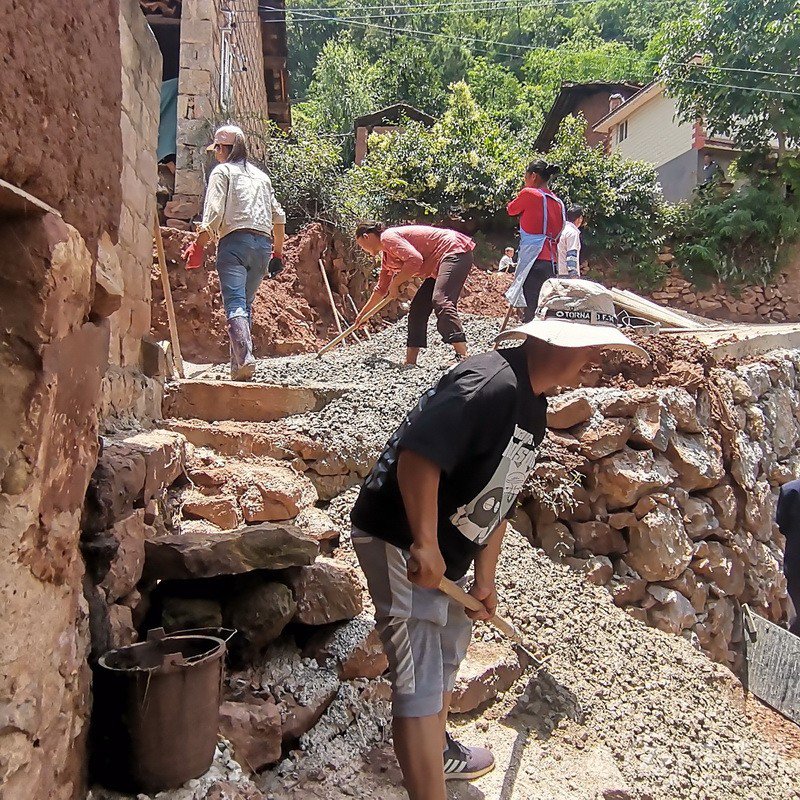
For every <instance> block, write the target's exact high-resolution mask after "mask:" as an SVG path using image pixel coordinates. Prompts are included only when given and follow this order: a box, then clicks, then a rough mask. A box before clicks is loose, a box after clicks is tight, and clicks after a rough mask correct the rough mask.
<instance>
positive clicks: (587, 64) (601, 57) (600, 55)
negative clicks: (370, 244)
mask: <svg viewBox="0 0 800 800" xmlns="http://www.w3.org/2000/svg"><path fill="white" fill-rule="evenodd" d="M652 73H653V66H652V65H650V64H648V63H647V62H646V61H645V60H644V59H643V57H642V54H641V53H639V52H637V51H635V50H633V49H631V48H630V47H628V46H627V45H625V44H622V43H621V42H604V41H603V40H602V39H600V38H598V37H596V36H585V37H584V36H579V37H577V38H573V39H570V40H568V41H565V42H563V43H562V44H560V45H559V46H558V47H555V48H546V47H543V48H539V49H537V50H533V51H531V52H530V53H529V54H528V56H527V57H526V58H525V65H524V66H523V74H524V75H525V78H526V80H527V82H528V83H529V84H532V85H533V86H535V87H536V101H537V102H538V103H539V105H540V107H541V109H542V112H543V113H546V112H547V110H548V109H549V107H550V104H551V103H552V101H553V98H554V97H555V95H556V93H557V92H558V90H559V88H560V87H561V84H562V83H564V82H565V81H570V82H573V83H579V82H582V81H595V80H603V81H633V82H635V81H640V82H644V81H646V80H648V79H649V78H650V76H651V75H652Z"/></svg>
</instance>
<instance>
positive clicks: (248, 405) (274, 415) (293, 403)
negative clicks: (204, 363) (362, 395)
mask: <svg viewBox="0 0 800 800" xmlns="http://www.w3.org/2000/svg"><path fill="white" fill-rule="evenodd" d="M344 391H345V389H343V388H341V387H330V386H277V385H271V384H266V383H240V382H236V381H205V380H181V381H177V382H175V383H173V384H172V385H170V386H169V387H168V388H167V390H166V392H165V395H164V404H163V413H164V416H165V417H176V418H178V419H200V420H205V421H206V422H217V421H220V420H234V421H236V422H273V421H274V420H277V419H282V418H283V417H289V416H292V415H293V414H305V413H307V412H309V411H319V410H320V409H322V408H323V407H324V406H325V405H327V404H328V403H329V402H330V401H331V400H333V398H334V397H338V396H340V395H341V394H342V393H343V392H344Z"/></svg>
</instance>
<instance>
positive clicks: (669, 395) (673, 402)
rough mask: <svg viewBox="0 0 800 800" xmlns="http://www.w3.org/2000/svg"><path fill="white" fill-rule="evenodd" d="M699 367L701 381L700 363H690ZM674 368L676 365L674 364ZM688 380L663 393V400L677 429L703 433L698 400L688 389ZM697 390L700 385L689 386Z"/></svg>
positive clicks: (682, 431) (694, 366) (685, 431)
mask: <svg viewBox="0 0 800 800" xmlns="http://www.w3.org/2000/svg"><path fill="white" fill-rule="evenodd" d="M688 366H690V367H692V368H697V369H698V370H699V372H700V376H699V377H700V381H701V382H702V380H703V371H702V368H701V367H700V366H699V365H698V364H691V365H688ZM673 369H674V366H673ZM687 383H689V382H687V381H682V383H681V385H680V386H674V387H671V388H669V389H666V390H665V391H664V392H662V393H661V402H662V403H663V404H664V406H665V408H666V409H667V411H668V412H669V413H670V414H671V415H672V416H673V417H674V419H675V426H676V430H678V431H680V432H681V433H702V432H703V429H704V428H703V425H702V424H701V423H700V419H699V417H698V412H697V401H696V400H695V399H694V397H692V395H690V394H689V392H688V391H687V390H686V388H684V387H686V386H687ZM689 388H690V389H692V390H695V389H697V388H699V384H698V386H691V385H690V386H689Z"/></svg>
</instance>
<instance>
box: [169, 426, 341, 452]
mask: <svg viewBox="0 0 800 800" xmlns="http://www.w3.org/2000/svg"><path fill="white" fill-rule="evenodd" d="M160 424H161V426H162V427H163V428H167V429H168V430H170V431H175V432H176V433H180V434H182V435H183V436H185V437H186V439H187V441H189V442H190V443H191V444H193V445H194V446H195V447H208V448H209V449H211V450H214V451H216V452H217V453H219V454H220V455H223V456H231V457H249V456H256V457H258V456H268V457H269V458H276V459H279V460H284V459H288V460H290V461H291V460H293V459H295V458H301V459H303V460H305V461H314V460H316V459H319V458H325V456H327V455H328V451H327V449H326V448H325V447H323V446H322V445H321V444H319V443H318V442H315V441H314V440H313V439H311V438H310V437H308V436H306V435H305V434H302V433H298V432H296V431H289V430H286V429H285V428H282V427H281V425H280V423H274V422H236V421H234V420H221V421H219V422H206V421H205V420H202V419H164V420H161V423H160Z"/></svg>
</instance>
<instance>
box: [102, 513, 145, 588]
mask: <svg viewBox="0 0 800 800" xmlns="http://www.w3.org/2000/svg"><path fill="white" fill-rule="evenodd" d="M108 534H109V535H110V536H111V538H112V539H113V540H114V541H115V542H116V543H117V547H116V551H115V554H114V557H113V558H112V559H111V564H110V568H109V570H108V572H107V573H106V575H105V577H104V578H103V580H102V581H101V583H100V588H101V589H103V591H104V592H105V595H106V597H107V598H108V600H109V601H110V602H113V601H115V600H119V599H120V598H121V597H125V595H127V594H130V592H132V591H133V589H134V587H135V586H136V584H137V583H138V582H139V579H140V578H141V577H142V571H143V569H144V553H145V539H146V538H147V537H148V536H150V535H152V534H153V529H152V528H151V527H150V526H149V525H146V524H145V521H144V509H143V508H142V509H138V510H137V511H136V512H134V513H133V514H131V515H130V516H129V517H125V519H123V520H121V521H120V522H118V523H117V524H116V525H115V526H114V527H113V528H112V529H111V530H110V531H108Z"/></svg>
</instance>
